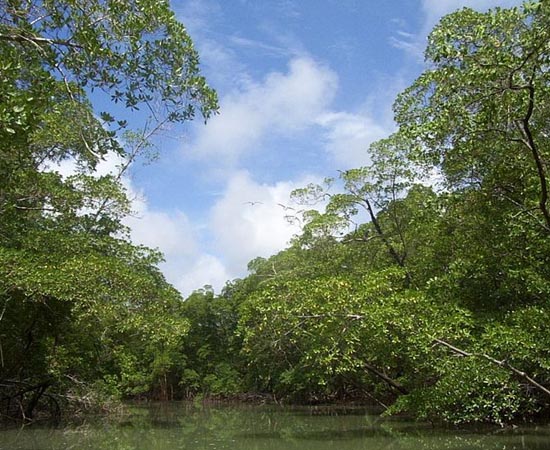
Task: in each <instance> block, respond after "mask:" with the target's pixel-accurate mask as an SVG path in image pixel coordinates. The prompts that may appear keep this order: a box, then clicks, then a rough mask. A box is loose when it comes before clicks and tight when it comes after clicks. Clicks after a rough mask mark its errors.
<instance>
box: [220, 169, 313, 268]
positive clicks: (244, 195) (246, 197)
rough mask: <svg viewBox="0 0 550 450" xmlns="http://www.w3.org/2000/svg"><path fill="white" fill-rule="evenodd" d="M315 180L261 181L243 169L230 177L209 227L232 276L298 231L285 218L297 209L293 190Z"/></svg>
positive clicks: (268, 253)
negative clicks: (291, 197)
mask: <svg viewBox="0 0 550 450" xmlns="http://www.w3.org/2000/svg"><path fill="white" fill-rule="evenodd" d="M313 181H318V180H313V179H304V180H300V181H296V182H291V181H282V182H278V183H275V184H273V185H269V184H259V183H256V182H255V181H254V180H252V179H251V177H250V175H249V174H248V173H247V172H244V171H242V172H238V173H236V174H235V175H233V176H232V177H231V179H230V180H229V183H228V186H227V189H226V191H225V193H224V195H223V197H222V198H221V199H220V200H219V201H218V202H217V203H216V205H214V207H213V209H212V217H211V222H210V229H211V232H212V233H213V234H214V235H215V244H216V248H217V249H218V250H219V251H220V252H221V253H222V254H223V255H224V258H225V261H226V265H227V267H228V271H229V272H230V273H231V274H232V276H242V275H243V271H244V270H245V268H246V265H247V264H248V262H249V261H251V260H252V259H254V258H256V257H258V256H263V257H267V256H270V255H272V254H274V253H276V252H278V251H280V250H282V249H283V248H285V247H286V246H287V244H288V243H289V241H290V239H291V238H292V236H293V235H294V234H296V233H297V232H298V231H299V230H298V227H297V226H296V225H291V224H290V223H289V222H288V221H287V219H286V218H285V216H286V215H291V214H293V213H294V212H295V211H293V210H292V209H289V202H290V193H291V191H293V190H294V189H296V188H299V187H303V186H305V185H307V184H308V183H309V182H313ZM295 209H299V207H298V206H296V208H295Z"/></svg>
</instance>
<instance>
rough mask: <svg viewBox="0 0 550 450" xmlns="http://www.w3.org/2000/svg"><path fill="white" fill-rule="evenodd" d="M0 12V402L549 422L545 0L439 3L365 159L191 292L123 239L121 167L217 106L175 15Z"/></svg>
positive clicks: (299, 198)
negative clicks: (327, 406)
mask: <svg viewBox="0 0 550 450" xmlns="http://www.w3.org/2000/svg"><path fill="white" fill-rule="evenodd" d="M0 5H1V6H0V8H2V9H0V78H1V82H0V414H1V416H2V418H4V419H6V420H25V421H33V420H35V419H36V418H38V417H42V416H52V417H59V416H61V415H62V414H63V413H64V412H67V411H73V412H74V411H86V410H89V409H90V408H100V409H101V407H102V406H101V405H106V404H107V402H108V401H111V400H112V399H131V398H143V397H145V398H155V399H182V398H192V397H194V396H197V395H211V396H219V397H234V396H238V395H245V394H243V393H253V394H246V395H250V396H255V395H258V396H269V397H273V398H275V399H276V400H277V401H278V402H281V401H282V402H287V403H288V402H305V403H315V402H330V401H340V400H345V399H353V400H355V401H357V400H360V401H363V402H365V403H371V404H377V405H378V406H379V407H380V408H381V409H383V410H384V411H385V414H388V415H391V414H399V413H406V414H407V415H409V416H411V417H414V418H417V419H420V420H431V421H435V422H446V423H452V424H458V423H496V424H507V423H517V422H523V421H530V420H536V419H541V418H544V417H548V414H549V413H550V325H549V324H550V71H549V67H550V3H549V2H546V1H540V2H527V3H525V4H524V5H523V6H521V7H517V8H511V9H502V8H496V9H493V10H490V11H488V12H485V13H481V12H476V11H474V10H471V9H468V8H465V9H462V10H459V11H457V12H455V13H453V14H450V15H448V16H446V17H444V18H443V19H442V20H441V22H440V23H439V24H438V25H437V26H436V27H435V28H434V29H433V31H432V32H431V34H430V36H429V40H428V46H427V49H426V52H425V57H426V66H425V67H426V69H425V71H424V72H423V73H422V74H421V75H420V76H419V77H418V78H417V80H416V81H415V82H414V83H413V84H412V85H411V86H409V87H408V88H406V89H405V90H404V91H403V92H402V93H401V94H400V95H399V96H398V97H397V98H396V100H395V103H394V112H395V120H396V123H397V125H398V126H397V129H396V131H395V133H394V134H393V135H391V136H389V137H387V138H385V139H382V140H380V141H377V142H375V143H374V144H372V145H371V146H370V148H369V149H368V151H369V154H370V155H371V163H370V164H369V165H368V166H365V167H359V168H356V169H351V170H346V171H343V172H341V173H340V176H339V177H338V178H336V179H334V178H327V179H326V180H325V182H324V183H322V184H318V185H317V184H311V185H308V186H305V187H304V188H302V189H298V190H296V191H294V193H293V196H292V201H293V202H294V203H295V205H296V206H297V207H296V208H295V209H290V208H289V211H290V212H291V213H292V214H291V215H289V220H294V221H296V222H299V223H301V224H302V231H301V233H300V234H299V235H297V236H296V237H295V238H294V239H293V241H292V243H291V244H290V246H289V247H288V248H287V249H285V250H283V251H281V252H280V253H278V254H276V255H273V256H271V257H269V258H257V259H255V260H253V261H251V262H250V264H249V275H248V276H247V277H245V278H242V279H237V280H233V281H230V282H228V283H227V285H226V286H225V288H224V289H223V290H222V291H221V292H220V293H219V294H216V293H215V292H214V291H213V290H212V289H210V288H209V287H204V288H202V289H198V290H197V291H195V292H194V293H193V294H191V295H190V296H189V297H188V298H187V299H182V298H181V295H180V294H179V292H178V291H177V290H176V289H175V288H173V287H172V286H171V285H169V284H168V283H167V282H166V280H165V279H164V277H163V275H162V274H161V272H160V271H159V269H158V268H157V265H158V264H159V262H160V261H161V260H162V255H160V254H159V253H158V252H156V251H153V250H150V249H148V248H144V247H142V246H137V245H135V244H133V243H132V242H131V240H130V238H129V234H128V230H127V229H126V228H125V226H124V224H123V219H124V217H125V216H126V215H127V214H129V213H130V209H131V207H130V204H131V202H130V199H129V198H128V194H127V192H126V189H125V187H124V184H123V182H122V175H123V174H124V173H125V171H127V170H128V168H129V167H130V166H131V165H132V163H133V162H134V161H135V160H136V159H138V158H143V155H144V154H147V153H148V152H149V151H150V144H151V140H152V139H153V137H154V135H155V133H156V132H157V131H158V130H161V129H162V128H163V127H164V126H165V125H167V124H170V123H185V122H187V121H189V120H192V119H194V118H195V116H196V115H202V117H203V118H204V119H208V118H209V117H210V116H211V115H212V114H215V112H216V111H217V109H218V103H217V97H216V93H215V92H214V91H213V90H212V89H211V88H210V87H209V86H208V84H207V82H206V80H205V79H204V78H203V77H202V75H201V73H200V70H199V60H198V55H197V52H196V51H195V49H194V47H193V44H192V42H191V39H190V37H189V35H188V33H187V31H186V29H185V28H184V26H183V25H182V24H181V23H179V22H178V21H177V20H176V19H175V16H174V13H173V12H172V10H171V9H170V7H169V4H168V2H166V1H158V0H140V1H128V2H110V1H108V2H99V1H90V2H80V1H73V0H67V1H63V2H55V1H28V2H17V1H7V2H1V3H0ZM92 91H95V92H103V93H104V95H106V96H107V98H109V99H110V100H111V102H112V111H99V110H97V107H96V105H94V104H93V99H94V97H93V95H92ZM121 105H123V106H124V108H121ZM137 108H139V110H140V111H141V114H144V117H145V116H146V115H147V114H148V113H147V111H153V113H151V115H150V117H149V116H147V117H145V118H144V124H146V125H144V128H139V129H130V126H129V125H128V121H127V120H125V119H124V111H125V110H126V111H133V110H136V109H137ZM115 116H116V117H115ZM112 153H116V154H118V155H119V156H120V157H121V158H122V160H123V161H124V163H123V164H121V165H120V167H119V172H118V174H117V175H113V174H108V175H103V174H101V173H99V172H98V170H97V165H98V163H99V162H100V161H101V160H102V159H103V158H105V157H106V155H109V154H112ZM61 162H64V163H67V162H71V163H72V164H73V165H74V171H73V173H72V175H69V176H67V175H62V174H61V173H60V171H59V170H57V169H56V167H58V166H57V165H58V164H59V163H61ZM321 204H322V205H323V208H319V207H318V205H321ZM256 393H257V394H256Z"/></svg>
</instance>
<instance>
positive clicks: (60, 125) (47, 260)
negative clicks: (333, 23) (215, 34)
mask: <svg viewBox="0 0 550 450" xmlns="http://www.w3.org/2000/svg"><path fill="white" fill-rule="evenodd" d="M0 61H1V62H0V78H1V83H0V261H1V264H0V266H1V268H2V269H1V271H0V379H1V380H2V386H3V388H2V391H1V392H0V408H1V409H2V413H3V414H5V415H7V416H17V415H19V416H22V417H23V418H26V419H30V418H32V417H33V415H34V414H35V413H36V411H39V410H40V409H42V408H43V407H45V408H46V409H48V408H49V409H50V410H51V411H53V412H54V413H56V412H59V410H60V408H61V406H62V404H64V403H66V402H67V401H70V402H72V403H74V402H75V401H78V400H83V401H84V404H86V402H87V401H88V399H89V398H90V395H92V394H93V393H96V394H98V395H99V394H101V393H102V392H103V393H106V394H108V395H112V394H116V395H133V394H136V393H143V392H158V393H160V395H161V396H164V397H165V396H166V392H167V390H168V387H169V386H168V385H169V377H170V373H171V371H172V370H173V368H174V367H177V366H178V364H179V358H180V355H179V353H178V350H179V349H180V347H181V342H182V341H181V340H182V338H183V336H184V335H185V334H186V332H187V321H186V320H185V319H183V318H182V316H181V309H180V306H181V305H180V303H181V299H180V296H179V294H178V293H177V292H176V291H175V290H174V289H173V288H171V287H170V286H169V285H168V284H167V283H166V281H165V280H164V278H163V277H162V275H161V274H160V272H159V271H158V269H157V268H156V265H157V264H158V263H159V262H160V261H161V256H160V255H159V254H157V253H156V252H154V251H151V250H149V249H146V248H142V247H139V246H135V245H132V244H131V243H130V242H129V239H128V235H127V230H126V229H125V227H124V226H123V225H122V222H121V219H122V218H123V217H124V216H125V215H126V214H127V213H128V212H129V211H130V201H129V199H128V198H127V194H126V191H125V189H124V187H123V185H122V183H121V176H122V174H123V173H124V171H126V170H127V169H128V167H129V166H130V164H131V163H132V162H133V161H134V160H135V159H136V158H137V156H138V155H139V154H140V153H141V152H143V151H144V150H145V149H147V147H148V146H149V142H150V138H151V136H152V134H153V133H154V132H155V130H158V129H159V127H161V126H163V125H164V124H167V123H170V122H183V121H186V120H189V119H192V118H193V117H194V116H195V112H196V111H200V112H201V113H202V115H203V116H204V118H205V119H206V118H208V117H209V115H210V114H211V113H213V112H215V110H216V108H217V103H216V96H215V93H214V91H212V90H211V89H210V88H209V87H208V86H207V84H206V82H205V80H204V78H203V77H202V76H201V75H200V73H199V67H198V57H197V53H196V52H195V50H194V49H193V46H192V42H191V40H190V38H189V36H188V34H187V32H186V31H185V28H184V27H183V25H181V24H180V23H178V22H177V21H176V19H175V17H174V14H173V13H172V12H171V10H170V8H169V6H168V3H167V2H156V1H155V2H153V1H135V2H134V1H131V2H110V1H109V2H96V1H92V2H84V3H83V2H80V1H66V2H54V1H30V2H19V1H11V0H8V1H4V2H0ZM97 89H100V90H103V91H105V92H106V93H108V94H109V95H110V96H111V98H112V99H113V101H114V102H118V101H122V103H123V105H124V106H125V107H126V108H130V109H137V108H141V109H142V111H143V114H144V117H148V118H147V119H146V122H147V123H146V128H144V130H142V131H130V130H128V124H127V122H126V121H125V120H124V119H123V118H119V120H116V119H115V118H114V116H113V115H112V114H110V113H108V112H96V111H94V109H93V105H92V103H91V101H90V99H89V97H88V93H89V92H91V91H93V90H97ZM113 153H115V154H118V155H119V156H120V157H121V158H122V159H123V161H124V162H123V163H122V166H121V168H120V171H119V173H118V174H114V175H107V176H98V175H97V174H96V173H95V168H96V165H97V164H98V162H99V161H100V160H102V159H103V158H105V157H106V156H108V155H110V154H113ZM63 160H70V161H72V162H73V164H74V165H75V167H76V171H75V174H74V175H72V176H69V177H64V176H62V175H61V174H59V173H57V172H56V171H55V170H54V169H53V168H52V167H55V164H56V163H58V162H60V161H63Z"/></svg>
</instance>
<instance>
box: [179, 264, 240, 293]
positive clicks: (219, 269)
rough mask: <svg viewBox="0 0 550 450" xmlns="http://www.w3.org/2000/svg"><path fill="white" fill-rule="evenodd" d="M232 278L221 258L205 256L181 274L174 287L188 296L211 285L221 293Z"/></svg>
mask: <svg viewBox="0 0 550 450" xmlns="http://www.w3.org/2000/svg"><path fill="white" fill-rule="evenodd" d="M232 278H234V276H231V275H230V274H229V273H228V272H227V270H226V268H225V266H224V265H223V263H222V262H221V261H220V259H219V258H217V257H215V256H212V255H209V254H203V255H200V256H198V257H197V258H196V259H195V260H194V261H193V263H192V264H191V265H190V266H188V267H187V268H186V270H185V272H183V273H181V274H180V276H179V278H178V279H177V280H176V281H175V282H174V286H175V287H176V288H177V289H179V291H180V292H182V293H183V295H184V296H188V295H189V294H191V293H192V292H193V291H195V290H197V289H200V288H202V287H203V286H205V285H210V286H212V287H213V288H214V290H215V291H216V292H219V291H220V290H221V288H222V287H223V286H224V285H225V283H226V282H227V281H228V280H231V279H232Z"/></svg>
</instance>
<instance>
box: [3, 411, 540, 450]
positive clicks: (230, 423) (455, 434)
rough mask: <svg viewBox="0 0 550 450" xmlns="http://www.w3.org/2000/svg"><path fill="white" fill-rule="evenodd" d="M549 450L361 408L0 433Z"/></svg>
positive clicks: (37, 443)
mask: <svg viewBox="0 0 550 450" xmlns="http://www.w3.org/2000/svg"><path fill="white" fill-rule="evenodd" d="M335 448H336V449H338V450H359V449H361V450H366V449H368V450H412V449H415V450H416V449H419V450H439V449H449V450H469V449H472V450H473V449H475V450H501V449H506V450H516V449H517V450H520V449H521V450H525V449H533V450H550V428H549V427H531V428H518V429H499V430H495V429H484V430H471V429H466V430H450V429H445V428H433V427H431V426H430V425H429V424H419V423H413V422H407V421H405V420H402V419H391V420H390V419H383V418H381V417H380V416H379V415H375V414H372V413H371V411H370V410H368V409H365V408H359V407H344V408H343V407H335V408H332V407H319V406H317V407H293V408H283V407H276V406H265V405H264V406H251V405H216V406H207V405H195V404H192V403H165V404H132V405H129V406H128V407H127V409H126V411H125V413H124V414H122V415H120V416H116V417H110V418H108V419H106V418H89V419H88V420H87V421H86V423H84V424H80V425H78V426H76V425H74V424H73V425H68V426H65V427H62V428H47V427H25V428H24V429H21V430H15V429H14V430H4V431H0V449H2V450H4V449H6V450H8V449H9V450H58V449H75V450H78V449H94V450H105V449H109V450H142V449H143V450H145V449H147V450H168V449H209V450H210V449H234V450H244V449H247V450H248V449H252V450H282V449H285V450H287V449H296V450H298V449H299V450H309V449H311V450H313V449H315V450H328V449H335Z"/></svg>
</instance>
